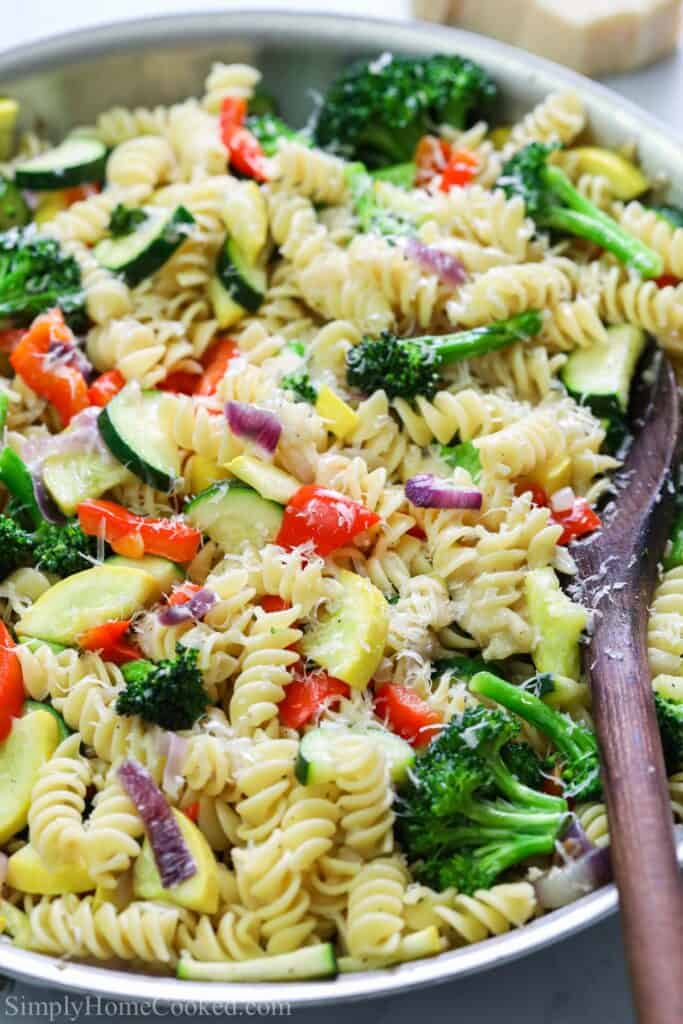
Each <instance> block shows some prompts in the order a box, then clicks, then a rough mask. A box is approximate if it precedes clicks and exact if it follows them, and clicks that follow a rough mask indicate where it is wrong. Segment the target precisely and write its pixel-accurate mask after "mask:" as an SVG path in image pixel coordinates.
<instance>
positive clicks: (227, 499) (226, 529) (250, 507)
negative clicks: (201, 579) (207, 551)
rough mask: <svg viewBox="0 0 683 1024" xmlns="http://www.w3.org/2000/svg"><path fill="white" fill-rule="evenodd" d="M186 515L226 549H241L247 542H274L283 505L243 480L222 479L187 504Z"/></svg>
mask: <svg viewBox="0 0 683 1024" xmlns="http://www.w3.org/2000/svg"><path fill="white" fill-rule="evenodd" d="M185 515H186V517H187V519H188V521H189V522H191V523H192V524H193V525H194V526H198V527H199V529H200V530H203V532H204V533H207V534H208V535H209V537H210V538H211V540H215V541H216V543H217V544H220V546H221V547H222V548H223V550H224V551H239V550H240V549H241V548H242V547H244V545H245V544H253V545H254V546H255V547H256V548H261V547H263V545H264V544H268V543H269V542H270V541H273V540H274V539H275V537H276V536H277V534H278V532H279V530H280V524H281V523H282V515H283V508H282V505H278V504H277V502H275V501H269V500H268V499H267V498H262V497H261V495H260V494H259V493H258V491H255V490H254V488H253V487H249V486H248V485H247V484H244V483H242V481H241V480H221V481H219V482H218V483H215V484H213V485H212V486H211V487H207V489H206V490H205V491H202V493H201V494H198V495H197V497H196V498H194V499H193V500H192V501H191V502H190V503H189V505H186V506H185Z"/></svg>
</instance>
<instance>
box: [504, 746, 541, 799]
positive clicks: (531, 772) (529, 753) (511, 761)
mask: <svg viewBox="0 0 683 1024" xmlns="http://www.w3.org/2000/svg"><path fill="white" fill-rule="evenodd" d="M501 755H502V757H503V761H504V762H505V764H506V766H507V767H508V768H509V769H510V771H511V772H512V774H513V775H516V776H517V778H518V779H519V781H520V782H523V783H524V785H525V786H530V787H531V789H542V788H543V777H544V774H545V771H546V765H545V764H544V763H543V761H542V760H541V758H540V757H539V756H538V754H537V753H536V751H535V750H534V749H533V747H530V746H529V744H528V743H518V742H513V743H506V744H505V746H504V747H503V748H502V749H501Z"/></svg>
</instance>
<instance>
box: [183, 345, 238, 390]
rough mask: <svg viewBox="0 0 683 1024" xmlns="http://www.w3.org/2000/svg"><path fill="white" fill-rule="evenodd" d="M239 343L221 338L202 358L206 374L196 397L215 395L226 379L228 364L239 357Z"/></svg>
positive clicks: (202, 377) (203, 375)
mask: <svg viewBox="0 0 683 1024" xmlns="http://www.w3.org/2000/svg"><path fill="white" fill-rule="evenodd" d="M238 353H239V349H238V347H237V342H236V341H233V340H232V338H219V339H218V341H215V342H214V343H213V345H212V346H211V348H209V349H207V350H206V352H205V353H204V355H203V356H202V366H203V367H204V373H203V374H202V375H201V377H200V378H199V386H198V387H197V388H196V390H195V392H194V393H195V394H196V395H215V394H216V390H217V388H218V385H219V384H220V382H221V381H222V380H223V377H225V373H226V371H227V369H228V364H229V363H230V361H231V359H234V358H235V356H236V355H238Z"/></svg>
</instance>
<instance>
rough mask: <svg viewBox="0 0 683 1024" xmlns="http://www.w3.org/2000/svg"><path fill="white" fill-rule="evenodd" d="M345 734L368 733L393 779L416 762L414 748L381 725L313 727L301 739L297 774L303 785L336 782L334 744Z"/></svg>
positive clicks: (395, 780)
mask: <svg viewBox="0 0 683 1024" xmlns="http://www.w3.org/2000/svg"><path fill="white" fill-rule="evenodd" d="M345 735H355V736H359V735H360V736H367V738H368V739H371V740H372V741H373V742H374V743H376V744H377V746H378V747H381V748H382V750H383V751H384V756H385V758H386V762H387V765H388V767H389V773H390V775H391V780H392V782H401V781H402V780H403V779H404V778H405V777H406V774H407V773H408V770H409V768H410V767H411V766H412V765H413V764H414V763H415V751H414V750H413V748H412V747H411V746H410V744H409V743H406V741H405V740H404V739H401V737H400V736H397V735H396V734H395V733H393V732H389V730H388V729H383V728H382V727H381V726H379V725H377V726H367V727H365V728H363V727H362V726H357V727H355V728H351V729H349V730H346V729H341V728H339V727H338V726H334V725H327V726H325V725H321V726H320V727H319V728H318V729H310V730H309V731H308V732H307V733H306V734H305V735H304V736H303V737H302V739H301V743H300V744H299V755H298V758H297V762H296V777H297V779H298V780H299V782H301V783H302V785H304V786H314V785H317V784H318V783H328V782H334V781H335V779H336V766H335V760H334V743H335V742H336V741H337V740H339V739H342V738H343V737H344V736H345Z"/></svg>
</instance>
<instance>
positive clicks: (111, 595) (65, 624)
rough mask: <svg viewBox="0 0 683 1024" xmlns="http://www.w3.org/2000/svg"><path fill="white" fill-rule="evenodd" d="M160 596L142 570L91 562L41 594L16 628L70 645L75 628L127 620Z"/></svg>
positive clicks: (75, 639) (77, 632)
mask: <svg viewBox="0 0 683 1024" xmlns="http://www.w3.org/2000/svg"><path fill="white" fill-rule="evenodd" d="M160 597H161V586H160V584H159V582H158V580H156V579H155V578H154V576H150V574H149V573H148V572H144V571H143V570H142V569H128V568H123V567H119V566H114V565H97V566H95V567H94V568H93V569H84V570H83V572H77V573H74V575H73V576H67V577H66V579H64V580H60V581H59V583H55V584H54V585H53V586H52V587H50V589H49V590H46V591H45V593H44V594H41V596H40V597H39V598H38V600H37V601H36V602H35V603H34V604H32V605H31V607H30V608H28V609H27V610H26V611H25V612H24V614H23V615H22V616H21V618H20V619H19V622H18V623H17V631H18V632H19V633H20V634H21V635H22V636H30V637H37V638H38V639H41V640H48V641H49V642H51V643H56V644H64V645H65V646H66V647H70V646H72V645H76V644H77V643H78V638H79V636H80V635H81V633H85V632H86V631H87V630H89V629H92V628H93V627H94V626H101V625H102V624H103V623H104V622H110V621H111V620H112V619H130V618H131V616H132V615H134V614H135V613H136V612H139V611H140V609H142V608H145V607H146V606H147V605H148V604H152V602H153V601H158V600H159V598H160Z"/></svg>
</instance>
